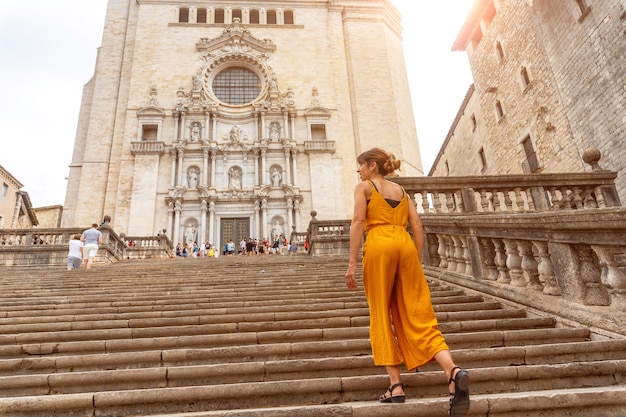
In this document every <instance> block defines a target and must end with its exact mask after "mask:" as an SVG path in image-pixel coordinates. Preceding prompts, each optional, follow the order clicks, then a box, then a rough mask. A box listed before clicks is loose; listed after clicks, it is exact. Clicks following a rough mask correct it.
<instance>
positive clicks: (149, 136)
mask: <svg viewBox="0 0 626 417" xmlns="http://www.w3.org/2000/svg"><path fill="white" fill-rule="evenodd" d="M158 133H159V125H142V126H141V140H157V138H158V137H159V136H158Z"/></svg>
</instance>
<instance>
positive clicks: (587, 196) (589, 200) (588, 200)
mask: <svg viewBox="0 0 626 417" xmlns="http://www.w3.org/2000/svg"><path fill="white" fill-rule="evenodd" d="M583 204H584V205H585V208H598V203H597V202H596V200H595V198H593V191H592V190H591V189H589V188H585V190H584V191H583Z"/></svg>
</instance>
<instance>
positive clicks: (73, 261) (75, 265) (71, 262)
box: [67, 234, 83, 271]
mask: <svg viewBox="0 0 626 417" xmlns="http://www.w3.org/2000/svg"><path fill="white" fill-rule="evenodd" d="M69 247H70V251H69V252H68V254H67V270H68V271H71V270H72V269H80V267H81V266H82V264H83V242H81V240H80V235H78V234H77V235H74V236H72V240H70V242H69Z"/></svg>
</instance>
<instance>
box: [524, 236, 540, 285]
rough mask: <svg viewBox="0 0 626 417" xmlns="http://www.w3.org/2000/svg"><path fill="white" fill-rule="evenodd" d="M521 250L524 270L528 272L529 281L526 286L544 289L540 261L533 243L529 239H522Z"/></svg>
mask: <svg viewBox="0 0 626 417" xmlns="http://www.w3.org/2000/svg"><path fill="white" fill-rule="evenodd" d="M519 250H520V253H521V254H522V270H523V271H524V272H525V273H526V277H527V278H528V283H527V284H526V286H527V287H528V288H532V289H533V290H538V291H542V290H543V285H541V281H539V271H538V266H539V263H538V262H537V260H536V259H535V256H534V255H533V243H532V242H531V241H528V240H522V241H520V242H519Z"/></svg>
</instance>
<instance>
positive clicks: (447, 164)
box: [445, 161, 450, 175]
mask: <svg viewBox="0 0 626 417" xmlns="http://www.w3.org/2000/svg"><path fill="white" fill-rule="evenodd" d="M445 165H446V175H450V164H449V163H448V161H446V162H445Z"/></svg>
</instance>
